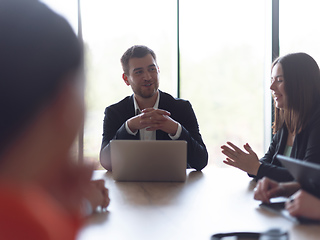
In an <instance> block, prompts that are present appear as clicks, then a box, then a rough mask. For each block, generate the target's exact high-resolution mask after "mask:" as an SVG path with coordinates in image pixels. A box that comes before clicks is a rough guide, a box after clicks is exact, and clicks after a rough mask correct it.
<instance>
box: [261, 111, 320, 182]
mask: <svg viewBox="0 0 320 240" xmlns="http://www.w3.org/2000/svg"><path fill="white" fill-rule="evenodd" d="M287 138H288V130H287V128H286V127H285V126H283V127H282V128H281V129H280V130H279V131H278V132H277V133H276V134H275V135H274V137H273V139H272V142H271V144H270V147H269V150H268V152H267V153H266V154H265V156H264V157H263V158H261V159H260V161H261V163H262V165H261V166H260V168H259V170H258V174H257V176H255V177H256V179H260V178H262V177H264V176H266V177H269V178H271V179H273V180H276V181H279V182H286V181H292V180H294V179H293V177H292V176H291V174H290V173H289V172H288V170H287V169H285V168H284V167H282V165H281V163H280V162H279V160H277V159H276V156H277V154H283V153H284V149H285V147H286V144H287ZM290 157H293V158H296V159H300V160H302V161H306V162H313V163H320V107H318V108H317V109H314V114H313V115H312V117H311V118H310V120H309V123H308V124H307V126H306V127H305V129H303V130H302V131H301V132H300V133H299V134H297V135H296V137H295V140H294V143H293V146H292V152H291V155H290Z"/></svg>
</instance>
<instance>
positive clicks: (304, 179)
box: [260, 155, 320, 223]
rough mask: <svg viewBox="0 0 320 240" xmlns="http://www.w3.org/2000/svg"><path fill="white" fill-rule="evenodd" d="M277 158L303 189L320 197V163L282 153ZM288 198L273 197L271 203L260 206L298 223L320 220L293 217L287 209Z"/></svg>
mask: <svg viewBox="0 0 320 240" xmlns="http://www.w3.org/2000/svg"><path fill="white" fill-rule="evenodd" d="M277 159H278V160H279V161H280V162H281V163H282V165H283V166H284V167H285V168H286V169H288V171H289V172H290V173H291V175H292V176H293V177H294V179H295V180H296V181H297V182H298V183H299V184H300V185H301V189H303V190H305V191H306V192H308V193H310V194H312V195H314V196H316V197H318V198H320V164H316V163H310V162H305V161H301V160H298V159H294V158H291V157H286V156H282V155H277ZM286 200H288V199H287V198H284V197H279V198H275V199H271V200H270V201H271V203H261V204H260V206H261V207H263V208H265V209H267V210H270V211H272V212H275V213H279V214H281V215H282V216H284V217H286V218H288V219H290V220H292V221H293V222H296V223H319V222H320V221H317V220H312V219H308V218H303V217H299V218H295V217H292V216H291V215H290V214H289V212H288V211H287V210H285V202H286Z"/></svg>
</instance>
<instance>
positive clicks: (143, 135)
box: [125, 91, 182, 140]
mask: <svg viewBox="0 0 320 240" xmlns="http://www.w3.org/2000/svg"><path fill="white" fill-rule="evenodd" d="M159 101H160V93H159V91H158V97H157V100H156V102H155V104H154V106H153V108H154V109H158V108H159ZM133 103H134V112H135V113H138V114H139V113H141V109H140V108H139V105H138V103H137V101H136V98H135V97H133ZM138 114H136V115H138ZM125 127H126V130H127V132H128V133H129V134H131V135H136V134H137V133H138V131H136V132H132V131H131V130H130V128H129V127H128V121H126V123H125ZM181 131H182V128H181V125H180V123H178V129H177V132H176V134H175V135H174V136H172V135H170V134H168V135H169V137H170V138H171V139H172V140H176V139H178V138H179V137H180V135H181ZM139 134H140V140H156V131H147V130H146V128H144V129H140V130H139Z"/></svg>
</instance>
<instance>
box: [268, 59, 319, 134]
mask: <svg viewBox="0 0 320 240" xmlns="http://www.w3.org/2000/svg"><path fill="white" fill-rule="evenodd" d="M278 63H280V64H281V66H282V70H283V77H284V90H285V93H286V96H287V101H286V104H287V106H286V107H285V109H279V108H276V107H275V105H274V122H273V126H272V129H273V133H274V134H275V133H276V132H277V131H278V130H279V129H280V128H281V127H282V126H283V124H285V125H286V127H287V128H288V130H289V131H290V132H292V133H293V134H298V133H299V132H301V130H303V129H304V128H305V127H306V125H307V124H308V120H309V119H310V117H311V115H312V113H313V109H314V107H315V105H317V104H319V103H320V101H319V99H320V70H319V66H318V64H317V63H316V61H315V60H314V59H313V58H312V57H311V56H309V55H308V54H306V53H292V54H288V55H285V56H283V57H279V58H277V59H276V60H275V61H274V62H273V64H272V68H271V70H272V69H273V67H274V66H275V65H276V64H278Z"/></svg>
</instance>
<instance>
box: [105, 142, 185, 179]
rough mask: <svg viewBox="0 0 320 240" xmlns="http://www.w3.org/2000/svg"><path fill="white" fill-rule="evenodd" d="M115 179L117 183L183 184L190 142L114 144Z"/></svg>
mask: <svg viewBox="0 0 320 240" xmlns="http://www.w3.org/2000/svg"><path fill="white" fill-rule="evenodd" d="M110 157H111V165H112V176H113V178H114V180H116V181H132V182H141V181H143V182H183V181H185V180H186V168H187V142H186V141H180V140H178V141H174V140H171V141H170V140H168V141H166V140H156V141H155V140H153V141H152V140H151V141H145V140H112V141H110Z"/></svg>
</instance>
